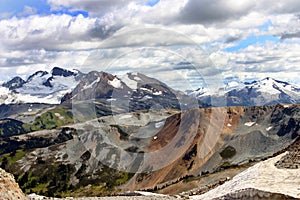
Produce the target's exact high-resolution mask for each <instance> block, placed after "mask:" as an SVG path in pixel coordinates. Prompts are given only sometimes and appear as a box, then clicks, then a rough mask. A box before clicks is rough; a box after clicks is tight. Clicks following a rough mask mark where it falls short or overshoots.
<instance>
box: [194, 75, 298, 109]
mask: <svg viewBox="0 0 300 200" xmlns="http://www.w3.org/2000/svg"><path fill="white" fill-rule="evenodd" d="M188 94H189V95H191V96H194V97H196V98H198V99H199V100H200V101H202V102H203V103H206V104H210V105H212V106H260V105H271V104H278V103H285V104H294V103H297V102H299V101H300V87H299V86H297V85H293V84H290V83H287V82H283V81H279V80H275V79H273V78H270V77H267V78H264V79H262V80H259V81H253V82H251V83H247V82H245V83H236V84H235V88H233V89H229V90H228V91H224V89H223V91H222V90H217V91H216V90H209V89H208V88H203V87H202V88H199V89H197V90H195V91H190V92H188Z"/></svg>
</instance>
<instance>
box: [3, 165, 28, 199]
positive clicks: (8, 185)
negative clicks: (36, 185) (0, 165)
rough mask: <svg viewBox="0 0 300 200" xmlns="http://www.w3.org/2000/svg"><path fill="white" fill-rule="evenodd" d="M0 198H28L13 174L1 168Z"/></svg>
mask: <svg viewBox="0 0 300 200" xmlns="http://www.w3.org/2000/svg"><path fill="white" fill-rule="evenodd" d="M0 198H1V199H5V200H15V199H19V200H26V199H27V198H26V197H25V195H24V194H23V192H22V190H21V189H20V188H19V185H18V184H17V183H16V181H15V179H14V177H13V175H11V174H9V173H7V172H5V171H4V170H3V169H0Z"/></svg>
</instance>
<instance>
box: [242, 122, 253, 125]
mask: <svg viewBox="0 0 300 200" xmlns="http://www.w3.org/2000/svg"><path fill="white" fill-rule="evenodd" d="M254 124H255V122H246V123H245V124H244V125H245V126H253V125H254Z"/></svg>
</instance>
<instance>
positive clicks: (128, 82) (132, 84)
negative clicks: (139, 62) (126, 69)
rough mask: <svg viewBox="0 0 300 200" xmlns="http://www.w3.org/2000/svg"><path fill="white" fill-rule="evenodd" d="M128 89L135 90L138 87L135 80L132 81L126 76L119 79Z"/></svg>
mask: <svg viewBox="0 0 300 200" xmlns="http://www.w3.org/2000/svg"><path fill="white" fill-rule="evenodd" d="M121 80H122V81H123V82H124V83H125V84H126V85H127V86H128V87H129V88H131V89H132V90H136V89H137V87H138V83H137V81H135V80H132V79H130V78H129V77H128V74H126V76H124V78H122V79H121Z"/></svg>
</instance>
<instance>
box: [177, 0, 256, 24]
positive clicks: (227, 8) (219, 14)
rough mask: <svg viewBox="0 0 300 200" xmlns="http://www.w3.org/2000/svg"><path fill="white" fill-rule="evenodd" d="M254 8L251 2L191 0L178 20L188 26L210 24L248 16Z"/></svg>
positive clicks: (248, 0)
mask: <svg viewBox="0 0 300 200" xmlns="http://www.w3.org/2000/svg"><path fill="white" fill-rule="evenodd" d="M254 6H255V5H254V1H250V0H245V1H234V0H189V1H188V3H187V4H186V5H185V7H184V8H183V9H182V11H181V13H180V15H179V17H178V18H179V19H180V20H181V21H182V22H183V23H188V24H190V23H192V24H198V23H200V24H209V23H214V22H220V21H226V20H228V19H234V18H238V17H240V16H243V15H246V14H247V13H249V12H250V9H251V8H253V7H254Z"/></svg>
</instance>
